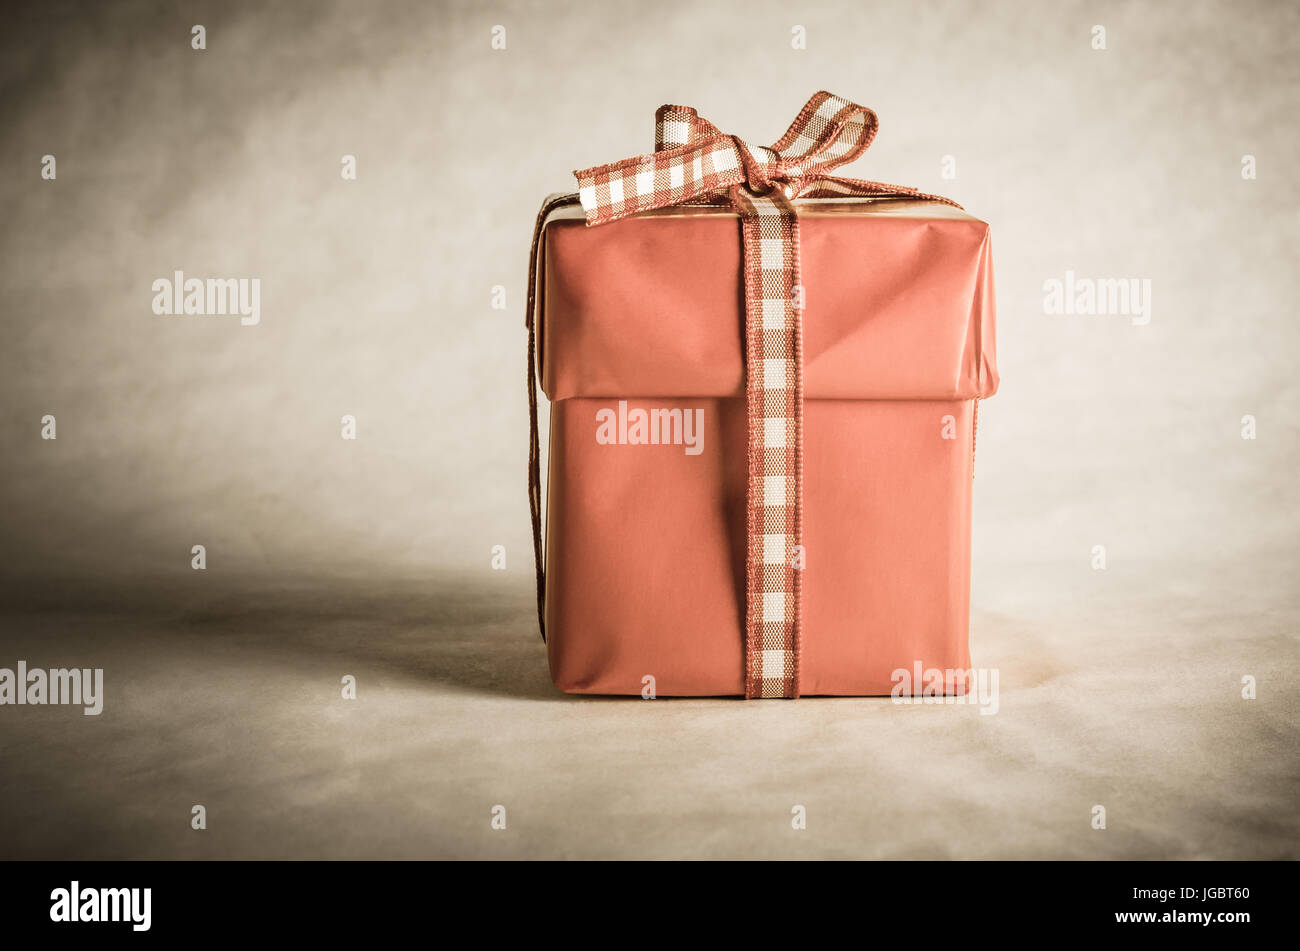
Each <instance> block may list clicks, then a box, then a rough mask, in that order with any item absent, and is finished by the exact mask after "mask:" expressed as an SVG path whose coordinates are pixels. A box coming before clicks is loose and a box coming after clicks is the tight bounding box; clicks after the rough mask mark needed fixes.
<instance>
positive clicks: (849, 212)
mask: <svg viewBox="0 0 1300 951" xmlns="http://www.w3.org/2000/svg"><path fill="white" fill-rule="evenodd" d="M797 207H798V210H799V233H800V248H799V254H800V268H801V282H802V285H803V289H804V312H803V337H804V396H805V398H806V399H935V400H941V399H943V400H947V399H977V398H982V397H986V396H991V395H993V393H994V392H995V391H996V390H997V386H998V374H997V366H996V363H995V359H994V302H993V271H992V261H991V254H990V247H989V228H988V225H987V224H986V223H985V222H983V221H980V220H979V219H977V218H973V217H971V216H970V215H968V214H966V213H965V212H963V211H961V210H959V209H957V208H954V207H952V206H950V205H945V204H942V203H940V202H936V201H929V200H918V199H898V198H889V199H808V200H800V201H798V202H797ZM538 254H539V255H540V260H539V261H538V262H537V264H538V267H537V280H538V286H537V288H536V290H537V302H538V305H537V306H538V314H537V315H536V317H537V319H538V333H539V340H538V343H539V346H538V361H539V367H538V369H539V372H540V376H541V382H542V389H543V391H544V392H545V393H546V395H547V396H548V397H549V398H550V399H552V400H562V399H568V398H571V397H595V398H612V397H702V398H703V397H740V396H743V395H744V361H743V354H744V346H745V344H744V341H745V316H744V314H745V308H744V291H743V288H742V285H741V271H742V265H741V235H740V226H739V222H738V219H737V216H736V213H735V212H734V211H733V210H731V208H730V207H726V206H703V205H693V206H678V207H673V208H666V209H662V210H659V211H652V212H645V213H642V214H638V215H635V216H632V217H630V218H626V219H623V220H621V221H616V222H612V223H610V224H604V225H600V226H597V227H588V226H587V225H586V223H585V221H584V219H583V214H582V209H581V208H580V207H578V206H576V205H567V206H561V207H559V208H556V209H554V210H553V211H552V212H551V213H550V214H549V215H548V216H547V218H546V220H545V222H544V225H543V232H542V240H541V241H540V242H539V246H538Z"/></svg>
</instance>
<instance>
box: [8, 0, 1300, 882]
mask: <svg viewBox="0 0 1300 951" xmlns="http://www.w3.org/2000/svg"><path fill="white" fill-rule="evenodd" d="M196 23H201V24H203V25H204V26H205V27H206V29H207V49H206V50H204V51H195V50H193V49H191V47H190V28H191V26H192V25H193V24H196ZM496 24H501V25H504V26H505V27H506V30H507V48H506V49H505V50H503V51H494V50H492V49H491V47H490V38H491V36H490V31H491V28H492V27H493V26H494V25H496ZM795 24H801V25H803V26H804V27H805V28H806V31H807V49H806V50H793V49H791V43H790V37H791V33H790V30H791V27H792V26H793V25H795ZM1094 24H1101V25H1104V26H1105V28H1106V31H1107V49H1106V50H1104V51H1099V50H1094V49H1092V48H1091V38H1092V34H1091V28H1092V27H1093V25H1094ZM1297 37H1300V8H1297V7H1296V6H1295V5H1293V4H1284V3H1271V2H1258V3H1241V2H1233V3H1226V2H1225V3H1175V2H1165V3H1140V4H1139V3H1104V2H1087V3H1067V4H1041V3H1030V2H1020V3H974V2H949V3H924V4H914V3H904V2H896V3H873V4H869V5H868V4H858V3H849V2H843V3H830V2H823V3H812V4H800V5H798V12H794V11H793V10H792V8H791V7H790V5H788V4H783V3H763V2H747V3H739V2H725V3H724V2H705V3H689V2H681V3H656V4H632V3H604V4H600V3H590V4H577V3H547V4H530V3H524V2H518V0H516V2H501V3H491V4H488V3H469V2H462V3H416V2H384V3H373V4H366V3H306V2H279V3H274V4H264V3H229V2H221V3H215V2H214V3H195V4H180V3H117V4H112V5H90V4H68V3H30V4H26V5H18V4H16V5H13V11H12V13H11V14H9V15H8V19H7V20H6V26H5V29H4V31H3V35H2V36H0V127H2V128H3V129H4V134H3V137H2V138H0V168H3V176H2V177H0V214H2V215H3V220H4V228H3V231H2V237H0V241H2V242H3V244H2V246H0V282H2V297H0V299H2V300H3V335H4V336H3V342H2V343H0V459H2V460H3V461H2V463H0V597H2V598H3V609H4V610H3V615H2V616H0V666H13V664H15V663H16V661H17V660H19V659H25V660H27V661H28V663H29V664H32V665H45V666H103V667H104V668H105V670H106V673H105V677H106V681H107V685H108V686H107V689H108V695H107V698H106V702H105V712H104V714H103V715H102V716H101V717H99V718H84V717H82V716H81V715H80V712H79V711H76V710H67V709H60V708H31V707H24V708H15V707H3V708H0V854H4V855H10V856H71V857H83V856H84V857H107V856H120V857H137V856H138V857H157V856H194V857H199V856H223V857H229V856H254V857H261V856H375V857H380V856H417V855H427V856H439V855H447V856H494V855H518V856H530V857H539V856H556V855H560V856H633V855H651V856H672V855H688V856H817V855H836V856H846V857H853V856H861V857H923V856H934V857H943V856H953V857H1026V856H1046V857H1054V856H1056V857H1065V856H1070V857H1115V856H1128V857H1146V858H1154V857H1266V856H1272V857H1277V856H1292V857H1294V856H1295V855H1296V854H1297V852H1298V851H1300V848H1298V846H1297V840H1298V830H1300V820H1298V818H1297V810H1296V805H1295V804H1296V801H1297V797H1296V793H1297V790H1298V789H1300V753H1298V751H1297V745H1298V743H1297V734H1296V721H1297V715H1298V713H1300V705H1298V704H1297V701H1296V699H1295V698H1296V690H1297V686H1300V684H1298V683H1297V681H1298V679H1300V678H1298V677H1297V673H1296V663H1297V661H1298V660H1300V650H1298V649H1297V631H1296V618H1297V607H1298V601H1300V598H1298V597H1297V587H1296V583H1295V580H1294V579H1295V578H1296V576H1297V568H1300V565H1298V564H1297V562H1298V559H1297V548H1298V546H1297V537H1298V536H1300V506H1297V504H1296V489H1295V485H1296V472H1297V470H1298V469H1300V440H1298V439H1297V435H1298V433H1297V411H1298V410H1300V406H1297V403H1298V401H1300V387H1298V385H1297V382H1296V380H1297V363H1298V361H1300V321H1298V320H1297V313H1296V310H1297V308H1296V303H1295V302H1296V300H1297V296H1298V292H1300V271H1298V270H1297V266H1296V260H1297V231H1298V229H1300V215H1297V210H1298V207H1297V205H1298V201H1297V199H1298V198H1300V186H1297V182H1296V176H1295V158H1296V155H1297V154H1298V153H1300V133H1298V132H1297V120H1296V114H1295V113H1296V104H1297V100H1298V98H1300V97H1298V95H1297V94H1298V93H1300V42H1298V40H1297ZM822 88H825V89H829V90H831V91H833V92H836V93H839V94H841V95H843V96H846V97H848V98H851V99H854V100H856V101H859V102H862V103H865V104H868V105H870V106H872V107H873V108H875V109H876V110H877V112H878V113H879V114H880V116H881V132H880V135H879V137H878V138H877V140H876V144H875V145H874V146H873V147H872V148H871V150H870V151H869V152H868V154H867V156H866V157H865V158H864V159H863V160H862V161H861V162H859V163H857V164H856V165H855V166H853V167H851V168H849V169H848V170H847V171H848V174H859V175H862V176H864V177H870V178H876V179H881V180H885V181H894V182H899V183H903V184H911V185H916V186H919V187H921V188H923V189H925V190H927V191H937V192H940V193H943V194H947V195H950V196H952V197H953V198H955V199H957V200H958V201H960V202H962V203H963V204H964V205H965V206H966V207H967V208H968V209H969V210H970V211H971V212H972V213H974V214H976V215H978V216H979V217H982V218H984V219H986V220H988V221H990V222H991V223H992V227H993V234H994V253H995V267H996V272H997V282H998V305H999V336H1000V339H999V354H998V358H999V362H1000V365H1001V370H1002V374H1003V378H1004V386H1003V389H1002V392H1001V393H1000V394H999V395H998V396H997V397H996V398H994V399H992V400H989V401H987V402H986V403H985V404H984V405H983V407H982V409H981V412H980V433H979V456H978V464H977V472H978V477H977V479H976V497H975V541H974V548H975V552H974V564H975V568H974V584H973V611H972V637H973V645H974V650H975V661H976V663H977V664H979V665H981V666H990V667H998V668H999V669H1000V670H1001V671H1002V690H1003V696H1002V712H1001V713H1000V714H999V715H998V716H995V717H979V716H977V715H975V712H974V710H969V709H964V708H926V709H921V708H906V707H894V706H892V705H890V704H888V703H887V702H882V701H879V700H838V701H807V702H801V703H799V704H797V705H789V704H775V705H770V704H769V705H754V704H748V705H747V704H740V703H736V702H730V701H689V702H687V701H682V702H665V703H656V704H653V705H647V704H642V703H640V702H631V701H619V700H599V699H585V700H584V699H574V698H566V697H563V696H561V695H559V694H557V693H555V692H554V690H553V689H552V688H551V687H550V685H549V682H548V680H547V676H546V672H545V660H544V653H543V649H542V647H541V645H540V643H539V642H538V641H537V638H536V633H535V630H534V627H533V624H534V619H533V618H532V616H531V611H532V593H531V584H532V566H531V551H530V545H529V536H528V514H527V504H526V501H525V492H524V475H525V460H526V421H527V416H526V408H525V400H524V390H523V371H524V355H523V353H524V337H523V315H522V304H523V292H524V273H525V266H526V260H525V258H526V250H527V244H528V239H529V232H530V228H531V224H532V217H533V215H534V213H535V210H536V207H537V205H538V203H539V201H540V199H541V198H542V197H543V196H544V195H545V194H546V193H548V192H551V191H556V190H564V189H567V188H569V187H570V186H571V184H572V179H571V177H570V176H569V174H568V173H569V170H571V169H573V168H577V167H585V166H588V165H592V164H595V163H598V162H604V161H612V160H615V159H619V158H623V157H626V156H629V155H632V154H636V153H638V152H642V151H646V150H648V149H649V148H650V147H651V145H652V137H653V113H654V109H655V107H656V106H658V105H659V104H660V103H662V102H684V103H690V104H693V105H696V106H698V107H699V108H700V109H701V111H702V112H703V113H704V114H705V115H706V116H708V117H709V118H710V119H712V120H713V121H714V122H715V123H717V124H718V125H720V126H721V127H722V128H724V129H727V130H729V131H735V132H737V133H738V134H740V135H742V136H744V137H745V138H747V139H750V140H752V141H772V140H774V139H776V138H777V137H778V136H779V135H780V133H781V132H782V131H784V129H785V127H786V125H787V124H788V122H789V121H790V119H791V118H792V117H793V116H794V114H795V113H796V112H797V110H798V108H799V106H800V105H801V104H802V103H803V102H804V100H805V99H806V98H807V96H808V95H810V94H811V93H812V92H814V91H816V90H818V89H822ZM47 153H50V154H53V155H55V156H56V158H57V162H58V166H57V168H58V178H57V180H55V181H43V180H42V179H41V177H40V163H41V156H42V155H44V154H47ZM1247 153H1249V154H1252V155H1254V156H1256V158H1257V162H1258V179H1257V180H1255V181H1245V180H1243V179H1242V176H1241V159H1242V156H1243V155H1244V154H1247ZM344 154H354V155H356V156H357V161H358V172H359V177H358V180H357V181H355V182H346V181H343V180H342V179H341V177H340V174H339V170H340V157H341V156H342V155H344ZM945 155H952V156H954V157H955V159H956V163H957V165H956V167H957V177H956V179H955V180H952V181H946V180H944V179H942V178H941V177H940V167H941V159H942V157H943V156H945ZM1067 268H1069V269H1073V270H1074V271H1075V272H1076V273H1077V274H1079V275H1080V276H1085V277H1138V278H1148V279H1150V280H1151V281H1152V282H1153V287H1154V291H1153V305H1154V306H1153V316H1152V320H1151V323H1150V324H1149V325H1148V326H1134V325H1132V323H1131V322H1130V321H1128V320H1127V319H1125V318H1122V317H1078V316H1070V317H1067V316H1048V315H1045V314H1044V313H1043V306H1042V296H1043V292H1042V285H1043V281H1044V280H1046V279H1048V278H1052V277H1056V278H1060V277H1062V276H1063V274H1064V272H1065V270H1066V269H1067ZM175 269H183V270H184V271H185V272H186V274H187V275H189V276H199V277H226V276H233V277H258V278H260V279H261V281H262V318H261V324H260V325H259V326H256V327H241V326H239V324H238V321H237V319H235V318H223V319H207V318H198V317H191V318H168V317H158V316H155V315H154V314H153V313H152V311H151V308H150V303H151V300H152V297H153V294H152V291H151V289H150V285H151V283H152V281H153V280H154V279H155V278H159V277H169V276H170V275H171V272H172V271H173V270H175ZM497 284H500V285H504V286H505V287H506V289H507V301H508V305H509V306H508V308H507V309H506V310H504V311H502V310H494V309H492V308H491V306H490V301H491V290H492V287H493V285H497ZM45 414H53V415H55V416H56V417H57V420H58V439H57V440H55V441H44V440H42V439H41V438H40V428H41V427H40V420H41V417H42V416H43V415H45ZM344 414H353V415H355V416H356V417H357V419H358V424H359V438H358V440H357V441H356V442H347V441H343V440H342V439H340V438H339V418H340V417H341V416H342V415H344ZM1245 414H1251V415H1254V416H1255V417H1256V418H1257V421H1258V438H1257V439H1256V440H1253V441H1247V440H1243V439H1242V438H1241V417H1242V416H1243V415H1245ZM194 544H204V545H206V546H207V552H208V568H207V570H206V571H204V572H195V571H192V570H191V569H190V547H191V546H192V545H194ZM497 544H500V545H504V546H505V547H506V550H507V553H508V570H507V571H505V572H494V571H492V570H490V568H489V557H490V549H491V547H492V546H493V545H497ZM1097 544H1103V545H1105V546H1106V549H1107V553H1108V567H1107V569H1106V570H1105V571H1094V570H1092V568H1091V566H1090V561H1091V557H1092V556H1091V549H1092V547H1093V546H1094V545H1097ZM343 673H351V674H354V675H356V676H357V677H358V680H359V685H360V686H359V699H358V700H357V701H356V702H354V703H349V702H346V701H343V700H341V699H340V698H339V693H338V681H339V677H340V676H341V675H342V674H343ZM1246 674H1250V675H1253V676H1255V677H1257V678H1258V683H1259V698H1258V699H1257V700H1254V701H1244V700H1242V699H1240V696H1239V690H1240V680H1241V677H1242V676H1243V675H1246ZM193 803H203V804H205V805H206V806H207V807H208V810H209V817H210V818H209V829H208V831H206V832H203V833H199V832H193V831H191V830H190V829H189V815H190V807H191V805H192V804H193ZM497 803H503V804H506V805H507V806H508V808H509V810H510V823H509V829H508V830H507V831H506V832H493V831H491V830H490V829H489V826H488V816H489V810H490V808H491V806H492V805H494V804H497ZM793 803H800V804H805V805H807V807H808V809H809V827H808V830H807V831H806V832H802V833H796V832H793V831H792V830H791V829H790V826H789V815H790V806H791V804H793ZM1094 804H1105V805H1106V806H1107V808H1108V810H1109V816H1110V823H1109V828H1108V829H1107V830H1106V831H1105V832H1094V831H1092V830H1091V829H1090V828H1089V825H1088V820H1089V816H1090V810H1091V807H1092V806H1093V805H1094Z"/></svg>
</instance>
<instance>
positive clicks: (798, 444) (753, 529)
mask: <svg viewBox="0 0 1300 951" xmlns="http://www.w3.org/2000/svg"><path fill="white" fill-rule="evenodd" d="M731 200H732V202H733V203H734V205H735V207H736V210H737V211H738V212H739V213H740V226H741V237H742V240H743V246H744V252H745V263H744V283H745V342H746V358H747V359H746V367H747V371H746V374H745V400H746V403H747V407H746V419H747V423H748V449H749V460H748V462H749V484H748V498H747V502H746V514H747V524H748V535H749V538H748V544H747V552H746V570H745V588H746V618H745V696H746V697H747V698H753V697H763V698H767V697H791V698H793V697H797V696H798V695H799V631H800V614H801V610H802V599H801V596H800V595H801V592H800V584H799V575H800V572H799V571H798V570H796V568H795V567H794V565H795V554H796V551H795V549H796V546H799V545H801V544H802V527H803V526H802V524H801V519H802V496H803V464H802V463H803V458H802V450H803V341H802V329H803V328H802V320H801V316H802V315H801V310H800V307H799V306H796V305H797V304H800V303H801V302H800V301H799V300H797V299H796V289H797V288H798V285H799V219H798V218H797V217H796V216H795V211H794V206H793V205H792V204H791V203H790V202H789V201H788V200H787V199H786V198H785V197H784V196H781V195H780V194H779V193H777V192H773V193H771V194H770V195H767V196H763V197H755V196H753V195H750V194H749V193H748V192H747V191H746V190H745V189H744V188H742V187H740V186H737V187H736V188H734V189H732V192H731Z"/></svg>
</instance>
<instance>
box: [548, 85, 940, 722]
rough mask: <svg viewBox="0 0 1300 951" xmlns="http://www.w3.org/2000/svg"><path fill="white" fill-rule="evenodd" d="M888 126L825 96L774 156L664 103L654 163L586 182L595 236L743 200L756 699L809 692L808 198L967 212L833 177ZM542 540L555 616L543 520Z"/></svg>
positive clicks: (812, 103) (750, 692) (752, 691)
mask: <svg viewBox="0 0 1300 951" xmlns="http://www.w3.org/2000/svg"><path fill="white" fill-rule="evenodd" d="M877 125H878V123H877V119H876V114H875V113H874V112H872V111H871V110H870V109H867V108H865V107H863V106H859V105H856V104H854V103H851V102H849V101H848V100H846V99H841V98H840V97H838V96H833V95H831V94H830V93H828V92H819V93H817V95H815V96H813V97H812V98H811V99H809V100H808V103H807V105H805V106H804V107H803V109H802V110H801V111H800V113H799V116H798V118H796V119H795V120H794V122H793V124H791V126H790V128H789V129H788V130H787V131H786V133H785V135H783V136H782V137H781V138H780V139H779V140H778V141H777V142H775V143H774V144H773V145H772V146H771V147H770V148H767V147H764V146H754V145H748V144H746V143H745V142H743V141H742V140H740V139H739V138H737V137H736V136H733V135H727V134H725V133H723V132H721V131H719V130H718V128H717V127H716V126H714V125H713V124H712V123H710V122H709V121H707V120H706V119H703V118H701V117H700V115H699V113H697V112H696V111H695V110H694V109H692V108H690V107H689V106H660V107H659V110H658V112H657V113H656V114H655V151H654V152H653V153H650V154H648V155H641V156H638V157H636V158H630V159H626V160H625V161H622V162H615V163H614V164H612V165H601V166H597V167H595V168H589V169H586V170H584V171H578V172H574V175H575V177H576V178H577V180H578V198H579V200H580V201H581V203H582V207H583V210H584V211H585V212H586V217H587V224H588V225H600V224H605V223H607V222H611V221H616V220H617V219H619V218H624V217H626V216H628V215H634V214H636V213H638V212H642V211H650V210H652V209H655V208H664V207H668V206H670V205H682V204H699V203H712V204H717V203H722V202H729V203H730V204H731V205H732V207H734V208H735V210H736V211H737V213H738V214H739V215H740V222H741V235H742V238H743V247H744V256H745V262H744V284H745V339H746V348H745V355H746V375H745V379H746V382H745V398H746V402H747V406H748V410H747V415H748V459H749V470H748V471H749V482H748V500H747V514H748V519H747V531H748V547H747V553H746V624H745V696H746V697H747V698H753V697H797V696H798V695H799V641H800V632H801V607H802V604H801V585H800V576H801V568H802V559H797V558H796V556H797V555H798V554H799V552H800V551H801V550H802V547H801V546H802V538H803V506H802V498H803V324H802V309H803V293H802V287H801V286H800V283H799V219H798V216H797V214H796V212H795V206H794V204H793V202H794V199H796V198H800V197H806V198H826V197H835V196H855V197H857V196H860V197H871V196H885V195H890V196H894V195H908V196H913V197H918V198H934V199H937V200H939V201H943V202H947V203H948V204H954V203H953V202H950V201H948V199H946V198H938V196H934V195H923V194H921V193H920V192H918V191H916V190H915V189H913V188H905V187H901V186H898V185H885V184H883V183H880V182H869V181H863V180H861V179H847V178H831V177H830V176H829V175H828V174H827V173H828V172H829V171H830V170H832V169H833V168H835V167H836V166H839V165H842V164H844V163H845V162H851V161H853V160H854V159H856V158H857V157H858V156H860V155H861V154H862V153H863V152H864V151H866V149H867V146H869V145H870V144H871V140H872V139H873V138H875V135H876V128H877ZM544 214H545V209H544V211H543V217H544ZM541 220H542V218H539V231H540V224H541ZM534 257H535V253H534ZM531 283H532V282H531V281H530V287H531ZM529 310H530V314H529V320H530V321H531V320H532V314H531V310H532V307H531V305H530V308H529ZM530 330H531V324H530ZM530 339H531V338H530ZM530 372H531V362H530ZM530 388H531V384H530ZM535 440H536V436H534V442H535ZM534 454H535V453H534ZM530 460H531V457H530ZM530 464H532V465H534V466H535V463H532V462H531V461H530ZM532 491H533V490H532V482H530V493H532ZM534 508H535V509H536V506H534ZM533 532H534V547H535V548H537V549H538V566H539V567H538V579H539V580H538V583H539V593H538V599H539V614H544V611H543V610H542V605H541V599H542V588H541V586H542V585H543V584H544V579H543V572H542V569H541V553H540V521H539V518H538V516H537V515H536V514H534V523H533ZM796 564H798V565H799V567H796ZM543 623H544V618H543ZM543 630H544V628H543Z"/></svg>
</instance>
